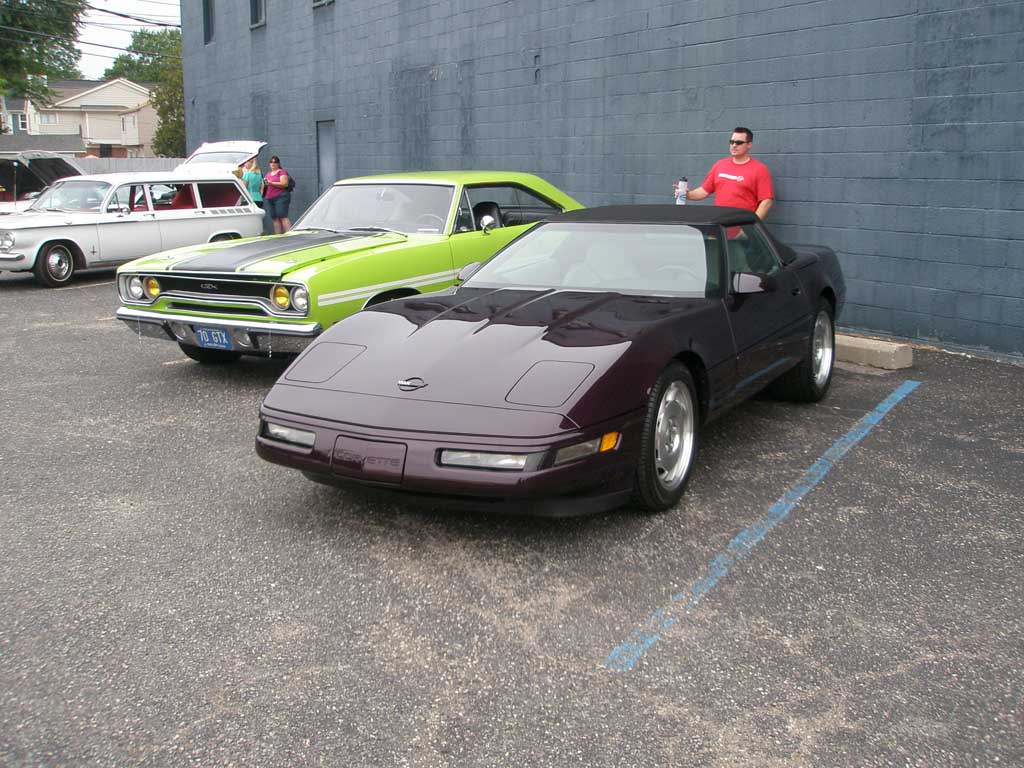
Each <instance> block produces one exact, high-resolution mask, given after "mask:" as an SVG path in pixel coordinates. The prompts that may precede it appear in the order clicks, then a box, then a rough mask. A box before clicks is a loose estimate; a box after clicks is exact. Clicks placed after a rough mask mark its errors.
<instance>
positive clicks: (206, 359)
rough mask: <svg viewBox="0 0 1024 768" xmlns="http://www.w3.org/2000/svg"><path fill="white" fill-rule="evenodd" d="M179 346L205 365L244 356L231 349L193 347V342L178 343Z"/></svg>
mask: <svg viewBox="0 0 1024 768" xmlns="http://www.w3.org/2000/svg"><path fill="white" fill-rule="evenodd" d="M178 346H179V347H181V351H182V352H184V353H185V354H186V355H188V356H189V357H191V358H192V359H193V360H195V361H196V362H197V363H202V364H203V365H224V364H225V363H233V362H235V361H236V360H237V359H238V358H240V357H241V356H242V353H241V352H232V351H231V350H229V349H206V348H204V347H193V346H192V345H191V344H178Z"/></svg>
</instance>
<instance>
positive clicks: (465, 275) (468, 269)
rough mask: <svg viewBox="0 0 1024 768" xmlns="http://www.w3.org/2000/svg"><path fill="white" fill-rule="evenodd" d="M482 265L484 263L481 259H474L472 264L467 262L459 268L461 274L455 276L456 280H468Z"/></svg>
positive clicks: (460, 281)
mask: <svg viewBox="0 0 1024 768" xmlns="http://www.w3.org/2000/svg"><path fill="white" fill-rule="evenodd" d="M482 266H483V264H481V263H480V262H479V261H474V262H473V263H472V264H467V265H466V266H464V267H463V268H462V269H460V270H459V274H458V276H457V277H456V278H455V281H456V282H458V283H464V282H466V281H467V280H469V278H471V277H472V276H473V273H474V272H476V271H477V270H478V269H480V267H482Z"/></svg>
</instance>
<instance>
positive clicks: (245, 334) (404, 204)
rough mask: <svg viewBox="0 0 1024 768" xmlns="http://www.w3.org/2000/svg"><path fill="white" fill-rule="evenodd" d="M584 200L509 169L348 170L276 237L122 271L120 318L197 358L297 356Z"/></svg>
mask: <svg viewBox="0 0 1024 768" xmlns="http://www.w3.org/2000/svg"><path fill="white" fill-rule="evenodd" d="M581 207H582V206H581V205H580V204H579V203H578V202H576V201H575V200H573V199H572V198H571V197H569V196H568V195H566V194H565V193H564V192H562V191H561V190H559V189H557V188H556V187H554V186H552V185H551V184H549V183H547V182H546V181H544V180H543V179H541V178H538V177H537V176H533V175H530V174H527V173H514V172H502V171H453V172H426V173H401V174H392V175H383V176H367V177H364V178H356V179H345V180H343V181H339V182H337V183H336V184H334V185H333V186H332V187H330V188H329V189H328V190H327V191H326V192H325V193H324V194H323V195H321V196H320V197H319V198H318V199H317V200H316V202H314V203H313V205H312V206H311V207H310V208H309V210H307V211H306V212H305V213H304V214H303V215H302V217H301V218H300V219H299V220H298V221H297V222H296V223H295V227H294V229H293V230H292V231H291V232H288V233H287V234H284V235H274V236H270V237H257V238H248V239H244V240H234V241H230V242H220V243H207V244H204V245H199V246H192V247H188V248H178V249H176V250H172V251H164V252H163V253H157V254H155V255H153V256H147V257H145V258H141V259H136V260H135V261H132V262H129V263H128V264H125V265H124V266H122V267H121V268H120V269H118V271H117V289H118V294H119V296H120V299H121V302H122V304H123V306H122V307H120V308H119V309H118V310H117V317H118V319H120V320H123V321H124V322H125V323H126V324H127V325H128V327H129V328H130V329H131V330H132V331H133V332H134V333H137V334H139V335H140V336H150V337H153V338H158V339H164V340H167V341H173V342H177V343H178V345H179V346H180V347H181V349H182V351H183V352H184V353H185V354H186V355H188V356H189V357H191V358H192V359H194V360H197V361H199V362H200V363H225V362H230V361H232V360H236V359H238V357H239V356H240V355H243V354H245V355H263V356H271V355H274V354H293V353H296V352H300V351H301V350H302V349H304V348H305V347H306V345H308V344H309V343H310V342H311V341H312V340H313V339H314V338H315V337H316V336H318V335H319V334H320V333H321V332H323V331H324V330H326V329H327V328H329V327H330V326H332V325H334V323H336V322H338V321H339V320H341V319H342V318H344V317H347V316H348V315H351V314H353V313H354V312H358V311H359V310H360V309H362V308H363V307H366V306H368V305H370V304H377V303H380V302H382V301H388V300H390V299H394V298H398V297H401V296H409V295H413V294H416V293H427V292H430V291H438V290H442V289H444V288H447V287H449V286H451V285H453V284H454V283H455V281H456V277H457V275H458V274H459V271H460V270H461V269H462V268H463V267H465V266H466V265H468V264H471V263H473V262H482V261H486V260H487V259H489V258H490V257H491V256H492V255H494V253H495V252H497V251H498V250H499V249H500V248H501V247H502V246H504V245H506V244H507V243H509V242H510V241H511V240H512V239H513V238H515V237H517V236H518V235H520V234H522V233H523V232H525V231H526V230H527V229H529V228H530V227H531V226H533V224H535V223H536V222H538V221H540V220H541V219H544V218H546V217H548V216H551V215H552V214H555V213H560V212H563V211H568V210H572V209H576V208H581Z"/></svg>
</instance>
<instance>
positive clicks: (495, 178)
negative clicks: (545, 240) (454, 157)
mask: <svg viewBox="0 0 1024 768" xmlns="http://www.w3.org/2000/svg"><path fill="white" fill-rule="evenodd" d="M363 181H366V182H375V181H424V182H431V183H434V184H441V183H444V184H456V185H457V184H462V185H464V186H466V185H469V186H472V185H474V184H499V183H506V182H513V183H514V182H519V183H521V184H523V185H524V186H527V187H531V188H533V189H535V190H536V191H538V192H541V193H542V194H544V195H547V196H548V197H549V198H550V199H551V200H553V201H557V202H559V203H565V202H571V203H573V204H574V205H567V206H565V207H566V208H567V209H569V208H582V207H583V205H582V204H581V203H580V202H578V201H576V200H574V199H573V198H571V197H569V196H568V195H567V194H565V192H563V191H562V190H560V189H559V188H558V187H556V186H554V185H553V184H550V183H548V182H547V181H545V180H544V179H542V178H541V177H540V176H535V175H534V174H532V173H523V172H521V171H406V172H402V173H382V174H374V175H373V176H355V177H353V178H348V179H341V180H340V181H336V182H335V185H338V184H350V183H352V182H363Z"/></svg>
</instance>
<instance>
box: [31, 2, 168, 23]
mask: <svg viewBox="0 0 1024 768" xmlns="http://www.w3.org/2000/svg"><path fill="white" fill-rule="evenodd" d="M50 2H53V3H60V4H61V5H66V6H69V7H71V8H77V9H79V10H82V9H83V6H84V8H87V9H89V10H91V11H97V12H99V13H109V14H110V15H111V16H120V17H122V18H125V19H132V20H133V21H140V22H142V23H143V24H152V25H154V26H157V27H173V28H175V29H181V24H168V23H166V22H163V21H157V20H156V19H144V18H142V17H141V16H133V15H132V14H130V13H121V12H120V11H108V10H106V9H105V8H97V7H96V6H95V5H91V4H89V3H83V4H81V5H79V4H78V3H69V2H67V0H50ZM164 18H173V17H171V16H166V17H164Z"/></svg>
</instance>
